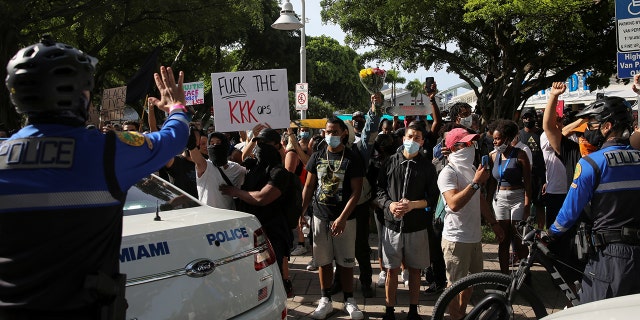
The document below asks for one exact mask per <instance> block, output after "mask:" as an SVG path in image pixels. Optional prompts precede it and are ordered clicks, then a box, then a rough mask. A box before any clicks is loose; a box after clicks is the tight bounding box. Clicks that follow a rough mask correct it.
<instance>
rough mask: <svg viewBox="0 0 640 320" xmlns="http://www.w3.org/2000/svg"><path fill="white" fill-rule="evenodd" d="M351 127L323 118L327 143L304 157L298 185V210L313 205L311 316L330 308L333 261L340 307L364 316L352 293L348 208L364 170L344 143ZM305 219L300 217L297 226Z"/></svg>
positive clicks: (352, 204) (353, 253)
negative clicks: (316, 293)
mask: <svg viewBox="0 0 640 320" xmlns="http://www.w3.org/2000/svg"><path fill="white" fill-rule="evenodd" d="M348 135H349V130H348V128H347V125H346V124H345V123H344V121H342V120H340V119H339V118H331V119H329V120H327V124H326V126H325V141H326V142H327V147H326V148H322V149H320V150H318V151H316V152H314V153H313V154H312V155H311V158H310V159H309V162H308V163H307V167H306V169H307V179H306V182H305V185H304V188H303V190H302V212H301V215H302V213H303V212H306V211H307V208H308V207H309V205H313V218H312V219H313V225H314V226H317V227H315V228H312V231H313V256H314V259H315V262H316V264H317V265H318V266H319V267H320V271H319V272H318V275H319V278H320V289H321V291H322V292H321V294H322V297H321V298H320V301H319V302H318V307H317V308H316V310H315V311H314V312H312V313H311V315H310V317H311V318H313V319H324V318H325V317H326V316H327V314H329V313H331V312H333V304H332V301H331V284H332V282H333V264H332V263H333V262H334V260H335V265H336V268H337V269H339V270H337V271H336V274H339V275H340V284H341V287H342V292H343V294H344V297H343V299H344V300H343V301H344V310H345V311H346V312H347V313H349V316H350V317H351V318H352V319H363V318H364V315H363V313H362V311H360V310H359V308H358V304H357V303H356V300H355V299H354V297H353V282H354V281H353V267H354V265H355V260H356V250H355V247H356V219H355V218H356V215H355V214H352V213H353V212H354V209H355V208H356V205H357V203H358V200H359V199H360V194H361V193H362V180H363V177H364V174H365V171H364V167H365V166H364V164H363V163H362V160H361V157H360V156H359V155H358V154H356V153H355V152H354V151H352V150H351V149H350V148H347V147H346V146H345V144H344V142H346V140H347V138H348ZM304 225H307V221H306V219H304V218H303V217H302V216H301V218H300V226H301V227H302V226H304Z"/></svg>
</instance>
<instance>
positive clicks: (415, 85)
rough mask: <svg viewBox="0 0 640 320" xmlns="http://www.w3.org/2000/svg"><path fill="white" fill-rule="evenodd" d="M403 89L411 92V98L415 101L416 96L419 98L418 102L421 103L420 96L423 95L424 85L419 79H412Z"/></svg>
mask: <svg viewBox="0 0 640 320" xmlns="http://www.w3.org/2000/svg"><path fill="white" fill-rule="evenodd" d="M405 89H407V90H409V92H411V97H412V98H413V99H415V100H417V98H418V96H420V101H422V95H423V93H424V83H422V82H421V81H420V79H413V80H411V81H409V83H407V86H406V87H405Z"/></svg>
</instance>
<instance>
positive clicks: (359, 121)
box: [351, 111, 365, 143]
mask: <svg viewBox="0 0 640 320" xmlns="http://www.w3.org/2000/svg"><path fill="white" fill-rule="evenodd" d="M364 124H365V120H364V114H363V113H362V111H356V112H354V113H353V115H352V120H351V125H352V126H353V131H355V134H356V140H355V141H354V143H357V142H358V140H359V138H360V135H362V130H364Z"/></svg>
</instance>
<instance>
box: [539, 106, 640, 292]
mask: <svg viewBox="0 0 640 320" xmlns="http://www.w3.org/2000/svg"><path fill="white" fill-rule="evenodd" d="M576 116H577V117H579V118H587V119H589V120H588V121H589V122H588V130H587V131H585V138H586V139H587V140H588V141H589V143H591V144H592V145H594V146H597V147H598V148H600V149H599V150H598V151H596V152H593V153H591V154H589V155H588V156H585V157H583V158H582V159H580V161H579V162H578V164H577V166H576V170H575V173H574V179H573V183H571V187H570V189H569V193H568V194H567V197H566V199H565V201H564V204H563V205H562V208H561V209H560V212H559V213H558V216H557V218H556V220H555V221H554V223H553V225H552V226H551V228H550V235H551V236H557V235H559V234H562V233H563V232H565V231H567V230H568V229H569V228H570V227H571V226H572V225H573V224H574V223H576V221H577V220H578V218H579V216H580V212H582V210H583V208H584V209H585V212H586V215H587V220H589V221H591V223H592V230H591V232H588V237H587V239H588V240H589V242H591V244H592V246H593V250H592V251H591V253H590V255H589V261H588V263H587V266H586V268H585V271H584V274H585V277H584V278H583V280H582V293H581V294H580V303H587V302H591V301H597V300H602V299H607V298H612V297H617V296H623V295H628V294H634V293H640V212H639V211H638V208H640V197H639V196H638V195H639V194H640V193H639V191H640V151H638V150H635V149H633V148H631V147H630V146H629V135H630V134H631V132H632V130H633V129H632V123H633V116H632V114H631V108H630V105H629V103H628V102H627V101H626V100H624V99H622V98H619V97H605V98H603V99H600V100H597V101H596V102H594V103H592V104H591V105H589V106H588V107H587V108H585V109H584V110H583V111H581V112H580V113H578V114H577V115H576Z"/></svg>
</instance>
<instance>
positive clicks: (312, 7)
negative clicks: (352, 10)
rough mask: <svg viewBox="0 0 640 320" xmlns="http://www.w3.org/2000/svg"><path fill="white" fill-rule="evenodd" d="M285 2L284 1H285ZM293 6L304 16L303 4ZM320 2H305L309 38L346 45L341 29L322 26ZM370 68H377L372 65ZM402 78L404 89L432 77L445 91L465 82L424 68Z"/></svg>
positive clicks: (296, 1) (386, 66)
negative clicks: (335, 41)
mask: <svg viewBox="0 0 640 320" xmlns="http://www.w3.org/2000/svg"><path fill="white" fill-rule="evenodd" d="M283 2H284V1H283ZM291 4H292V5H293V10H294V11H295V12H296V13H297V14H298V15H302V3H301V1H299V0H291ZM320 10H321V8H320V0H309V1H305V16H306V18H307V21H308V23H307V24H306V26H305V27H306V34H307V35H309V36H321V35H326V36H329V37H331V38H333V39H336V40H338V41H339V42H340V44H342V45H344V44H345V43H344V37H345V33H344V32H343V31H342V29H340V27H339V26H337V25H334V24H326V25H323V24H322V19H321V18H320ZM364 51H366V50H362V49H358V52H360V53H362V52H364ZM369 67H376V66H374V65H371V66H369ZM377 67H381V68H384V69H387V70H388V69H391V64H390V63H387V64H384V65H381V66H377ZM400 76H401V77H403V78H405V79H407V82H406V83H404V84H400V87H404V86H405V85H406V84H407V83H408V82H409V81H411V80H413V79H420V81H422V82H424V79H425V78H426V77H429V76H432V77H435V79H436V83H437V84H438V89H440V90H443V89H447V88H449V87H451V86H454V85H457V84H460V83H462V82H463V81H462V80H460V78H459V77H458V76H457V75H455V74H452V73H447V72H446V71H444V70H439V71H437V72H435V71H433V70H430V71H427V70H425V69H424V68H420V69H418V71H417V72H415V73H408V72H407V71H404V70H400Z"/></svg>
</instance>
